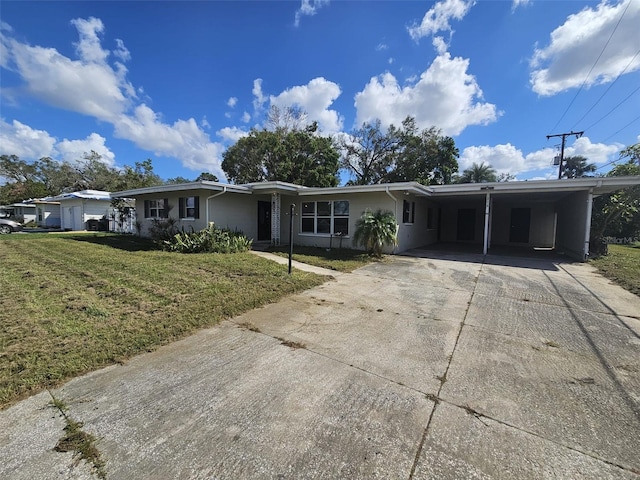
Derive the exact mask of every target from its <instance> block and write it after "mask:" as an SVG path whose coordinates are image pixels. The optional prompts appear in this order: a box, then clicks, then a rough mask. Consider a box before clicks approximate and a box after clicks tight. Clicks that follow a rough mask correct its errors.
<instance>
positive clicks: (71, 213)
mask: <svg viewBox="0 0 640 480" xmlns="http://www.w3.org/2000/svg"><path fill="white" fill-rule="evenodd" d="M50 200H51V201H55V202H58V203H59V205H60V227H61V228H62V229H63V230H89V229H90V228H89V226H90V223H89V221H90V220H96V221H99V220H102V219H103V218H105V219H108V218H109V209H110V206H111V195H110V193H109V192H104V191H102V190H81V191H79V192H71V193H63V194H60V195H57V196H55V197H52V198H51V199H50ZM105 228H106V227H105Z"/></svg>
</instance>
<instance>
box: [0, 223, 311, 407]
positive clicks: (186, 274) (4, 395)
mask: <svg viewBox="0 0 640 480" xmlns="http://www.w3.org/2000/svg"><path fill="white" fill-rule="evenodd" d="M323 281H324V278H323V277H321V276H318V275H314V274H311V273H307V272H302V271H299V270H295V271H294V272H293V274H292V275H291V276H289V275H287V272H286V269H285V268H283V267H282V266H281V265H277V264H276V263H274V262H271V261H268V260H264V259H262V258H259V257H257V256H255V255H252V254H250V253H243V254H230V255H221V254H191V255H183V254H177V253H168V252H161V251H156V250H154V249H152V248H151V245H150V244H149V243H148V242H147V241H145V240H141V239H138V238H136V237H133V236H118V235H110V234H93V233H92V234H82V235H77V234H13V235H4V236H2V237H0V294H1V297H0V298H1V300H0V305H1V307H0V407H7V406H8V405H9V404H11V403H13V402H15V401H17V400H19V399H20V398H24V397H26V396H28V395H31V394H33V393H36V392H38V391H41V390H42V389H44V388H47V387H49V386H56V385H59V384H61V383H62V382H64V381H65V380H68V379H69V378H71V377H74V376H77V375H79V374H82V373H85V372H88V371H91V370H95V369H97V368H100V367H103V366H105V365H109V364H113V363H117V362H122V361H124V360H126V359H127V358H129V357H131V356H133V355H136V354H138V353H141V352H146V351H151V350H154V349H156V348H157V347H158V346H160V345H163V344H166V343H168V342H171V341H174V340H176V339H179V338H181V337H184V336H186V335H188V334H189V333H191V332H194V331H195V330H197V329H201V328H204V327H209V326H212V325H215V324H216V323H218V322H219V321H220V320H221V319H224V318H228V317H232V316H235V315H238V314H240V313H242V312H244V311H247V310H250V309H252V308H255V307H258V306H261V305H264V304H267V303H271V302H274V301H276V300H278V299H279V298H281V297H282V296H284V295H287V294H291V293H294V292H298V291H301V290H304V289H307V288H310V287H313V286H315V285H319V284H320V283H322V282H323Z"/></svg>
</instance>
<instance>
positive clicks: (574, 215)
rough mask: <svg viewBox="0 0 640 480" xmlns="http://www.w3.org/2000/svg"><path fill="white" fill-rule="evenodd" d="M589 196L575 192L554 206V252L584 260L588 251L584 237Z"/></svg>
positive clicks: (586, 193) (585, 193)
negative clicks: (555, 210) (555, 216)
mask: <svg viewBox="0 0 640 480" xmlns="http://www.w3.org/2000/svg"><path fill="white" fill-rule="evenodd" d="M590 196H591V194H590V193H589V192H586V191H583V192H575V193H573V194H571V195H569V196H567V197H565V198H563V199H562V200H560V201H559V202H557V204H556V205H557V212H558V226H557V231H556V250H557V251H559V252H564V253H565V254H566V255H569V256H570V257H573V258H575V259H576V260H580V261H584V260H585V253H586V252H588V251H589V249H588V245H585V237H586V235H587V233H588V232H587V231H586V228H587V220H588V219H587V205H588V203H589V197H590ZM589 220H590V219H589ZM585 248H586V250H585Z"/></svg>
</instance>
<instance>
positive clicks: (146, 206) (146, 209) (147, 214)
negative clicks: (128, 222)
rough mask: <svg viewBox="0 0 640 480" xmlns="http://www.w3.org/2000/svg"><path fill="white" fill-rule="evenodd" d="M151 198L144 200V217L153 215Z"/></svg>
mask: <svg viewBox="0 0 640 480" xmlns="http://www.w3.org/2000/svg"><path fill="white" fill-rule="evenodd" d="M149 207H150V205H149V200H145V201H144V218H149V217H151V212H150V211H149V209H150V208H149Z"/></svg>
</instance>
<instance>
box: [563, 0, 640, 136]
mask: <svg viewBox="0 0 640 480" xmlns="http://www.w3.org/2000/svg"><path fill="white" fill-rule="evenodd" d="M631 2H632V0H629V2H628V3H627V6H626V7H625V9H624V12H622V15H620V18H619V19H618V23H616V26H615V27H613V31H612V32H611V35H609V38H608V39H607V42H606V43H605V44H604V47H602V51H601V52H600V55H598V58H596V61H595V62H594V63H593V65H592V66H591V69H590V70H589V73H587V76H586V77H585V78H584V81H583V82H582V85H580V88H579V89H578V91H577V92H576V94H575V96H574V97H573V99H572V100H571V102H570V103H569V105H568V106H567V108H566V110H565V111H564V113H563V114H562V116H561V117H560V119H559V120H558V121H557V122H556V124H555V125H554V126H553V128H552V129H551V130H555V129H556V127H557V126H558V125H559V124H560V122H561V121H562V119H563V118H564V117H565V115H566V114H567V112H568V111H569V109H570V108H571V105H573V102H575V101H576V98H578V95H579V94H580V92H581V91H582V88H583V87H584V86H585V84H586V83H587V80H589V76H590V75H591V72H593V69H594V68H596V65H597V64H598V61H600V57H602V54H603V53H604V51H605V50H606V48H607V46H608V45H609V42H610V41H611V37H613V34H614V33H616V30H617V29H618V25H620V22H621V21H622V18H623V17H624V15H625V13H627V9H628V8H629V5H631Z"/></svg>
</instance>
